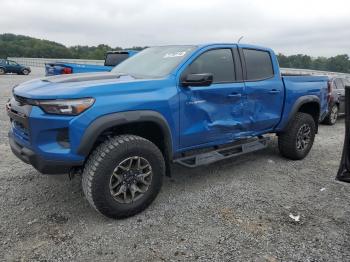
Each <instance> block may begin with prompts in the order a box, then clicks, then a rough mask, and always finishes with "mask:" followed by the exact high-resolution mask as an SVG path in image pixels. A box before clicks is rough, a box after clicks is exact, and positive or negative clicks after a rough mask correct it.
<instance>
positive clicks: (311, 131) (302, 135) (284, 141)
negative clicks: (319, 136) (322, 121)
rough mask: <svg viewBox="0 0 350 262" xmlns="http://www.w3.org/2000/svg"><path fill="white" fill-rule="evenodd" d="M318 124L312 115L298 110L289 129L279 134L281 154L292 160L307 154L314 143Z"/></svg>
mask: <svg viewBox="0 0 350 262" xmlns="http://www.w3.org/2000/svg"><path fill="white" fill-rule="evenodd" d="M315 133H316V124H315V121H314V119H313V118H312V116H311V115H309V114H305V113H301V112H298V113H297V114H296V115H295V117H294V120H293V121H292V122H291V123H290V124H289V126H288V128H287V130H286V131H285V132H283V133H281V134H279V136H278V148H279V150H280V153H281V155H283V156H284V157H286V158H289V159H292V160H300V159H303V158H304V157H306V156H307V154H308V153H309V152H310V150H311V147H312V145H313V143H314V139H315Z"/></svg>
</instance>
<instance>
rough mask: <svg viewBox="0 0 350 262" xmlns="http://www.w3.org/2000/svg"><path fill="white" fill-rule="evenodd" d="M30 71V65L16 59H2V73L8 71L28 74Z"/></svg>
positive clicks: (0, 63) (0, 60) (0, 61)
mask: <svg viewBox="0 0 350 262" xmlns="http://www.w3.org/2000/svg"><path fill="white" fill-rule="evenodd" d="M30 72H31V70H30V67H27V66H23V65H20V64H18V63H16V62H15V61H11V60H7V59H0V75H3V74H6V73H15V74H19V75H28V74H29V73H30Z"/></svg>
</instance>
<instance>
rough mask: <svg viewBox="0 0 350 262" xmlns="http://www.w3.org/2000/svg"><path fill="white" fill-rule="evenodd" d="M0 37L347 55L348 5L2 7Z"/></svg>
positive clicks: (186, 1) (145, 2) (233, 1)
mask: <svg viewBox="0 0 350 262" xmlns="http://www.w3.org/2000/svg"><path fill="white" fill-rule="evenodd" d="M0 9H1V14H0V34H1V33H14V34H23V35H28V36H32V37H36V38H40V39H47V40H51V41H55V42H59V43H63V44H65V45H67V46H71V45H98V44H108V45H110V46H112V47H116V46H121V47H124V48H125V47H132V46H152V45H163V44H201V43H209V42H210V43H211V42H230V43H231V42H237V40H238V39H239V38H240V37H241V36H243V39H242V40H241V42H242V43H249V44H256V45H261V46H268V47H271V48H273V49H274V50H275V52H278V53H283V54H286V55H291V54H299V53H302V54H308V55H312V56H333V55H337V54H348V55H350V1H349V0H332V1H323V0H318V1H316V0H293V1H292V0H265V1H264V0H241V1H237V0H211V1H206V0H202V1H200V0H173V1H165V0H128V1H125V0H124V1H119V0H94V1H90V0H59V1H53V0H0Z"/></svg>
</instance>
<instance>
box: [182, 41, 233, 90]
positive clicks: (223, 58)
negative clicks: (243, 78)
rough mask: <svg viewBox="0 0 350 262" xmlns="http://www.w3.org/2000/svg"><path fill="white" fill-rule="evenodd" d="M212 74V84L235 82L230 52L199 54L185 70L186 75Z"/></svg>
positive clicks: (223, 50) (225, 50)
mask: <svg viewBox="0 0 350 262" xmlns="http://www.w3.org/2000/svg"><path fill="white" fill-rule="evenodd" d="M202 73H210V74H213V84H219V83H231V82H235V68H234V63H233V56H232V51H231V49H229V48H226V49H214V50H210V51H207V52H205V53H203V54H201V55H200V56H199V57H198V58H196V60H194V61H193V62H192V63H191V64H190V65H189V66H188V68H187V69H186V74H202Z"/></svg>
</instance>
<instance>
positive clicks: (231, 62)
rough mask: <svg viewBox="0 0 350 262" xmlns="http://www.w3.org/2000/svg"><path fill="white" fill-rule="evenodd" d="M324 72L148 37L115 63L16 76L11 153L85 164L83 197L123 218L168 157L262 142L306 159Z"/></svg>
mask: <svg viewBox="0 0 350 262" xmlns="http://www.w3.org/2000/svg"><path fill="white" fill-rule="evenodd" d="M327 100H328V90H327V78H326V77H311V76H303V77H302V76H288V77H284V76H281V74H280V71H279V66H278V62H277V59H276V56H275V54H274V52H273V51H272V50H271V49H268V48H263V47H256V46H251V45H242V44H208V45H200V46H161V47H151V48H147V49H145V50H144V51H142V52H140V53H138V54H137V55H135V56H133V57H131V58H130V59H128V60H125V61H124V62H123V63H121V64H119V65H118V66H116V67H115V68H114V69H113V70H112V72H108V73H94V74H74V75H65V76H54V77H47V78H43V79H38V80H34V81H30V82H27V83H23V84H21V85H19V86H17V87H15V88H14V90H13V97H12V98H11V100H10V101H9V103H8V104H7V112H8V114H9V116H10V119H11V122H12V128H11V130H10V132H9V139H10V145H11V149H12V151H13V153H14V154H15V155H17V156H18V157H19V158H20V159H22V160H23V161H24V162H26V163H30V164H31V165H33V166H34V167H35V168H36V169H37V170H39V171H40V172H42V173H47V174H55V173H67V172H71V173H79V172H81V173H82V184H83V189H84V193H85V195H86V198H87V199H88V201H89V202H90V204H91V205H92V206H93V207H94V208H95V209H96V210H98V211H99V212H101V213H102V214H104V215H106V216H109V217H114V218H121V217H127V216H131V215H134V214H136V213H137V212H140V211H141V210H143V209H144V208H146V207H147V206H148V205H149V204H150V203H151V202H152V201H153V199H154V198H155V197H156V195H157V193H158V192H159V190H160V187H161V185H162V177H163V175H164V174H168V175H169V174H170V164H171V163H173V162H177V163H179V164H182V165H185V166H190V167H195V166H198V165H202V164H208V163H212V162H215V161H217V160H220V159H224V158H227V157H230V156H234V155H239V154H243V153H246V152H251V151H255V150H258V149H261V148H264V147H265V146H266V143H267V138H266V136H265V137H264V135H265V134H269V133H275V134H277V135H278V139H279V149H280V152H281V154H282V155H283V156H285V157H287V158H290V159H302V158H304V157H305V156H306V155H307V154H308V152H309V151H310V149H311V147H312V144H313V141H314V136H315V134H316V133H317V128H318V122H319V121H320V120H322V118H323V117H324V116H325V115H326V114H327V108H328V105H327Z"/></svg>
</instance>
